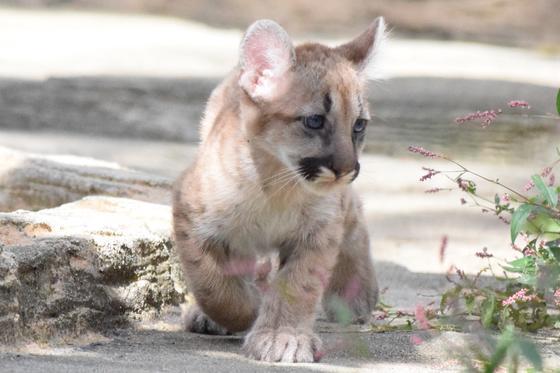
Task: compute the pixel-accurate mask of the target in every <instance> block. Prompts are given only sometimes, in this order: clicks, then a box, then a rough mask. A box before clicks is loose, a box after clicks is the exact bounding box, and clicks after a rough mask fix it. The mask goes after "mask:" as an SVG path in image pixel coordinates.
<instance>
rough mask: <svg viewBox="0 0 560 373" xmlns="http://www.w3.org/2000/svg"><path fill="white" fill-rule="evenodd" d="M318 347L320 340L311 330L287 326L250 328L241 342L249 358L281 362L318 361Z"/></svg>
mask: <svg viewBox="0 0 560 373" xmlns="http://www.w3.org/2000/svg"><path fill="white" fill-rule="evenodd" d="M320 349H321V340H320V339H319V337H317V336H316V335H315V334H314V333H313V332H312V331H311V330H298V329H296V328H289V327H283V328H278V329H256V330H252V331H251V332H250V333H249V334H247V336H246V337H245V343H244V344H243V350H244V351H245V354H246V355H247V356H248V357H250V358H253V359H256V360H263V361H270V362H278V361H279V362H283V363H311V362H314V361H318V360H319V356H320Z"/></svg>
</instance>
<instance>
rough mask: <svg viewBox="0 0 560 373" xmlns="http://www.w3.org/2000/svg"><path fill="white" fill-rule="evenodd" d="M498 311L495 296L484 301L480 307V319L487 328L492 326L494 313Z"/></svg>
mask: <svg viewBox="0 0 560 373" xmlns="http://www.w3.org/2000/svg"><path fill="white" fill-rule="evenodd" d="M495 310H496V297H495V296H494V294H492V295H490V298H488V299H486V300H484V302H482V304H481V306H480V319H481V321H482V325H483V326H484V327H485V328H489V327H490V326H492V321H493V320H494V311H495Z"/></svg>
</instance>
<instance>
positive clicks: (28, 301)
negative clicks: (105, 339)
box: [0, 197, 185, 343]
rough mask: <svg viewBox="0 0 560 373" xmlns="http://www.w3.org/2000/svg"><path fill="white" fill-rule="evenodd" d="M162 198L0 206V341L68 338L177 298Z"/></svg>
mask: <svg viewBox="0 0 560 373" xmlns="http://www.w3.org/2000/svg"><path fill="white" fill-rule="evenodd" d="M170 227H171V212H170V208H169V207H168V206H165V205H159V204H152V203H147V202H141V201H134V200H130V199H122V198H113V197H87V198H84V199H82V200H79V201H77V202H73V203H69V204H66V205H62V206H60V207H58V208H54V209H48V210H41V211H38V212H30V211H24V210H18V211H15V212H12V213H0V343H14V342H17V341H18V340H26V339H30V340H36V341H37V340H39V341H41V340H48V339H53V338H65V337H74V336H77V335H80V334H83V333H85V332H86V331H92V330H93V331H95V330H101V331H102V330H106V328H108V327H110V326H111V327H113V326H116V325H123V324H126V323H129V322H131V321H133V320H139V319H146V318H150V317H152V316H155V315H157V314H158V313H159V312H160V311H162V310H163V309H164V308H165V307H166V306H168V305H177V304H179V303H181V302H182V301H183V300H184V295H185V288H184V286H183V282H182V274H181V271H180V268H179V266H178V263H177V262H176V261H175V259H174V256H173V254H172V248H171V242H170V239H169V237H170Z"/></svg>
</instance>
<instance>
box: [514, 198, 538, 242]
mask: <svg viewBox="0 0 560 373" xmlns="http://www.w3.org/2000/svg"><path fill="white" fill-rule="evenodd" d="M534 208H535V206H532V205H527V204H523V205H521V206H519V207H518V208H517V209H516V210H515V212H514V213H513V215H512V216H511V226H510V228H511V242H512V243H513V242H515V239H516V238H517V235H518V234H519V232H521V229H522V228H523V225H525V223H526V222H527V219H528V218H529V215H531V212H532V211H533V209H534Z"/></svg>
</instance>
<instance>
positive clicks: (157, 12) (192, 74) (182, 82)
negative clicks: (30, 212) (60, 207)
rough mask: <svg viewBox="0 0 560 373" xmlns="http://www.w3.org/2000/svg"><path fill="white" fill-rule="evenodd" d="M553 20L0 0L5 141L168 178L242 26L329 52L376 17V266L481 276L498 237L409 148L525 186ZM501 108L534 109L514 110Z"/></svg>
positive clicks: (371, 158) (248, 5) (495, 7)
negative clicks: (271, 22) (261, 27)
mask: <svg viewBox="0 0 560 373" xmlns="http://www.w3.org/2000/svg"><path fill="white" fill-rule="evenodd" d="M558 12H559V4H558V1H557V0H535V1H524V0H392V1H388V0H386V1H378V0H347V1H344V2H340V1H337V0H310V1H295V0H285V1H272V0H267V1H247V0H207V1H200V0H183V1H180V0H175V1H171V0H149V1H148V0H115V1H107V0H96V1H95V0H94V1H86V0H2V1H0V146H4V147H8V148H11V149H16V150H19V151H24V152H29V153H35V154H43V155H44V154H70V155H75V156H83V157H91V158H96V159H100V160H103V161H109V162H115V163H118V164H120V165H122V166H125V167H129V168H132V169H135V170H139V171H143V172H146V173H149V174H151V175H158V176H162V177H166V178H169V179H170V180H171V179H174V178H175V177H176V176H177V175H178V173H179V172H180V171H181V170H182V169H184V168H185V167H186V166H187V164H188V163H189V162H190V160H191V159H192V157H193V154H194V152H195V150H196V144H197V141H198V132H197V127H198V122H199V119H200V117H201V113H202V111H203V108H204V104H205V102H206V99H207V97H208V95H209V94H210V92H211V90H212V89H213V87H214V86H216V84H218V82H219V81H220V80H221V79H222V78H223V77H224V76H225V75H226V74H227V73H228V71H230V70H231V69H232V68H233V67H234V66H235V64H236V62H237V47H238V44H239V41H240V38H241V36H242V33H243V30H244V29H245V28H246V27H247V26H248V25H249V24H250V23H251V22H253V21H254V20H256V19H259V18H272V19H275V20H276V21H278V22H279V23H281V24H282V25H283V26H284V27H285V28H286V29H287V30H288V32H289V33H290V34H291V35H292V37H293V39H294V40H295V41H296V42H302V41H308V40H313V41H320V42H324V43H327V44H329V45H336V44H337V43H341V42H342V41H345V40H347V39H348V38H351V37H352V36H354V35H356V34H357V33H359V32H360V31H361V30H362V29H363V28H365V27H366V26H367V25H368V24H369V23H370V22H371V21H372V20H373V19H374V18H375V17H376V16H379V15H383V16H385V18H386V20H387V22H388V24H389V25H390V28H391V38H390V41H389V43H388V46H387V50H386V53H385V54H384V55H383V56H382V58H381V60H380V61H379V63H380V71H382V72H383V73H384V76H385V79H383V80H380V81H375V82H372V84H371V100H370V101H371V102H370V103H371V107H372V110H373V112H374V113H375V119H374V121H373V123H372V125H371V126H370V127H369V133H368V138H367V142H368V146H367V154H366V155H365V156H364V161H363V162H364V166H363V167H362V169H363V170H364V171H363V173H362V175H361V177H360V178H359V179H358V181H357V184H356V185H357V188H358V189H359V190H360V192H361V193H362V195H363V196H364V199H365V207H366V213H367V216H368V219H369V223H370V228H371V233H372V235H373V237H374V238H373V243H374V253H375V254H374V256H375V257H376V259H377V260H383V261H386V262H392V263H395V264H398V265H401V266H403V267H406V268H407V269H408V270H411V271H417V272H442V271H445V270H446V269H447V268H448V267H449V265H450V264H457V263H461V264H462V265H463V266H464V267H465V269H467V271H468V270H471V271H476V270H477V269H478V268H479V266H480V263H479V262H477V261H476V258H474V252H475V251H479V250H480V248H481V247H483V246H488V248H489V249H491V250H493V251H494V252H496V250H497V251H499V252H501V253H502V254H501V255H503V257H507V256H508V255H509V256H511V254H512V252H511V249H510V247H509V243H508V234H507V231H508V227H507V226H506V225H504V224H502V223H501V222H500V221H498V219H496V218H495V217H492V216H481V215H480V211H479V210H477V209H472V208H471V209H469V208H468V207H466V206H465V207H462V206H461V205H460V203H459V198H460V196H459V195H457V194H454V193H440V194H437V195H427V194H425V193H424V191H425V190H426V189H430V188H433V187H435V186H441V185H439V184H429V183H420V182H419V181H418V179H419V177H420V176H421V175H422V173H423V171H422V170H421V166H429V167H449V166H445V165H443V163H441V162H438V161H433V160H427V159H420V158H419V157H417V156H415V155H414V154H409V153H408V152H407V147H408V146H409V145H420V146H423V147H425V148H428V149H430V150H433V151H437V152H443V153H446V154H448V155H450V156H453V157H454V158H456V159H457V160H460V161H462V162H463V163H465V164H466V165H468V166H469V167H471V168H473V169H477V170H479V171H480V172H481V173H484V174H486V175H488V176H490V177H492V178H496V177H498V178H500V180H502V181H504V182H508V183H511V185H513V186H515V187H518V188H522V187H523V185H524V184H525V183H526V181H527V180H528V179H529V177H530V175H531V174H532V173H533V172H538V171H539V170H540V169H542V168H543V167H544V166H546V165H547V162H550V161H551V160H552V159H553V158H554V157H555V155H556V152H555V146H556V145H557V140H558V134H559V133H558V125H559V122H558V120H557V119H553V118H552V119H551V118H550V116H552V113H554V112H555V109H554V100H555V94H556V91H557V89H558V87H560V22H558ZM510 100H527V101H528V102H529V103H530V105H531V109H530V110H526V109H509V108H507V102H508V101H510ZM498 108H501V109H504V113H503V114H502V115H501V116H500V117H499V119H498V120H497V121H496V122H495V123H493V124H492V125H491V126H490V127H489V128H485V129H484V128H481V126H480V125H478V124H476V123H467V124H465V125H463V126H457V125H456V124H455V123H454V119H455V118H456V117H458V116H462V115H465V114H467V113H469V112H473V111H476V110H487V109H498ZM3 180H4V181H3V182H4V184H5V185H6V183H9V180H8V179H7V176H6V175H4V176H3ZM7 180H8V181H7ZM482 188H483V191H487V192H488V193H489V194H490V195H491V196H492V197H493V189H492V188H487V189H484V187H482ZM24 207H25V206H24ZM47 207H52V206H47ZM443 235H447V236H448V237H449V246H448V251H447V256H446V258H445V259H444V260H443V261H440V260H439V259H438V251H439V246H440V244H439V242H440V240H441V237H442V236H443ZM500 250H501V251H500Z"/></svg>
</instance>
